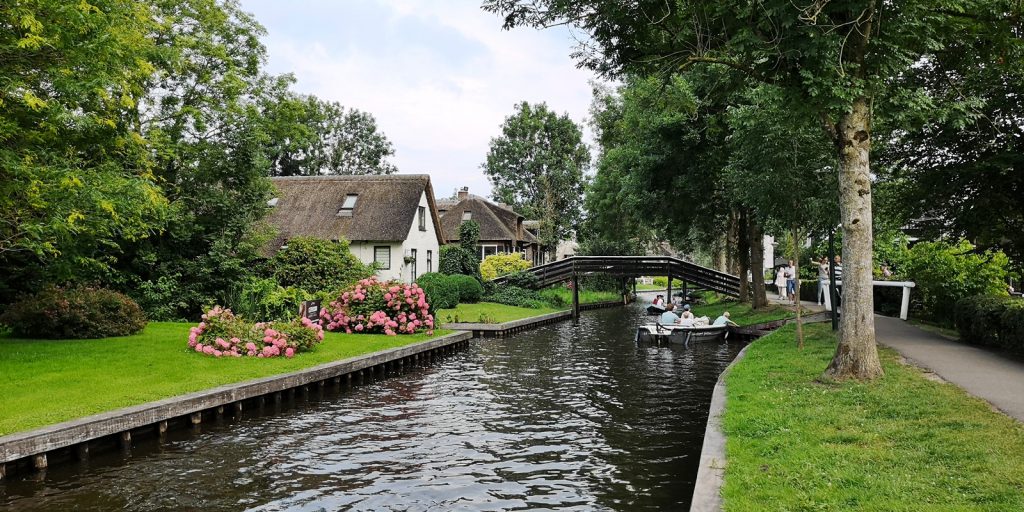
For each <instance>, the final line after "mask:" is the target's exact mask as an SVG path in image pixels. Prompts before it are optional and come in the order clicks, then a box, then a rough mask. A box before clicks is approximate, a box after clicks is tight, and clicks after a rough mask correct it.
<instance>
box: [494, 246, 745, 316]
mask: <svg viewBox="0 0 1024 512" xmlns="http://www.w3.org/2000/svg"><path fill="white" fill-rule="evenodd" d="M526 272H529V273H531V274H533V275H535V276H537V279H538V282H537V287H538V288H543V287H545V286H549V285H552V284H555V283H561V282H565V281H569V282H571V283H572V289H573V294H572V295H573V296H572V299H573V300H572V311H573V323H574V324H578V323H579V316H580V313H579V311H580V300H579V277H580V276H581V275H588V274H609V275H614V276H619V277H622V278H624V279H626V278H634V277H641V276H666V277H667V278H668V296H669V298H671V297H672V280H673V279H679V280H680V281H682V283H683V293H686V291H687V289H689V288H700V289H705V290H711V291H715V292H718V293H721V294H724V295H728V296H730V297H739V295H740V279H739V278H738V277H736V276H734V275H730V274H726V273H724V272H719V271H717V270H714V269H710V268H707V267H702V266H700V265H697V264H695V263H690V262H688V261H683V260H681V259H679V258H672V257H669V256H572V257H569V258H566V259H564V260H558V261H553V262H551V263H545V264H544V265H538V266H536V267H532V268H530V269H528V270H526ZM504 280H505V278H503V277H499V278H497V279H495V282H497V283H502V282H504ZM634 291H636V290H635V283H634Z"/></svg>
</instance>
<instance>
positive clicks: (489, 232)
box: [437, 187, 543, 264]
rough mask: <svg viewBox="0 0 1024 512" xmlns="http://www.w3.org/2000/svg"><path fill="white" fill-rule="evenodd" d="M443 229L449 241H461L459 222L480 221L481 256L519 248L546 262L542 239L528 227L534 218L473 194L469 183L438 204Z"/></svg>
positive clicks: (526, 255) (516, 250) (539, 260)
mask: <svg viewBox="0 0 1024 512" xmlns="http://www.w3.org/2000/svg"><path fill="white" fill-rule="evenodd" d="M437 209H438V212H439V213H440V215H441V231H442V234H443V236H444V239H445V241H446V242H447V243H457V242H458V241H459V226H461V225H462V223H463V222H465V221H467V220H474V221H476V222H477V224H479V225H480V246H479V250H480V258H481V259H482V258H484V257H486V256H489V255H491V254H502V253H512V252H519V253H523V256H524V257H525V258H526V259H527V260H529V261H531V262H533V263H534V264H539V263H543V254H542V251H541V250H540V243H539V241H538V240H537V237H536V236H535V235H534V233H531V232H530V230H529V229H528V228H527V225H528V224H529V223H530V221H527V220H525V219H524V217H523V216H522V215H519V214H518V213H516V212H515V211H514V210H512V208H510V207H509V206H507V205H504V204H501V203H496V202H493V201H489V200H487V199H485V198H483V197H480V196H477V195H474V194H470V193H469V188H468V187H463V188H462V190H460V191H459V192H458V195H457V197H456V199H441V200H439V201H438V205H437Z"/></svg>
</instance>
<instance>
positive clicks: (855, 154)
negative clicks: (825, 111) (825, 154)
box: [824, 97, 882, 379]
mask: <svg viewBox="0 0 1024 512" xmlns="http://www.w3.org/2000/svg"><path fill="white" fill-rule="evenodd" d="M870 128H871V108H870V105H869V100H868V98H866V97H860V98H857V99H856V100H855V101H854V103H853V107H852V108H851V109H850V112H849V113H847V114H845V115H844V116H843V117H842V118H841V119H840V120H839V123H838V125H837V126H836V138H837V145H838V150H839V159H840V169H839V172H840V174H839V211H840V219H841V221H842V223H843V276H842V277H843V296H842V303H841V304H842V315H841V316H840V317H839V346H837V347H836V354H835V356H834V357H833V358H832V362H831V363H830V364H829V365H828V368H827V369H826V370H825V375H824V376H825V377H826V378H832V379H846V378H855V379H873V378H875V377H879V376H881V375H882V365H881V363H880V362H879V360H878V349H877V348H876V346H875V315H874V299H873V297H872V284H871V280H872V276H871V266H872V263H871V255H872V234H871V223H872V221H871V173H870V171H871V164H870V159H869V157H870V153H871V136H870Z"/></svg>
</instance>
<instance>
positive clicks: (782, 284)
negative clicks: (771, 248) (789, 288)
mask: <svg viewBox="0 0 1024 512" xmlns="http://www.w3.org/2000/svg"><path fill="white" fill-rule="evenodd" d="M784 268H786V267H775V288H777V289H778V290H779V300H786V272H785V271H784V270H783V269H784Z"/></svg>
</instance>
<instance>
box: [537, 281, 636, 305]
mask: <svg viewBox="0 0 1024 512" xmlns="http://www.w3.org/2000/svg"><path fill="white" fill-rule="evenodd" d="M540 296H541V298H542V299H544V300H545V301H547V302H550V303H551V304H552V305H557V306H562V309H566V308H571V307H572V290H570V289H568V288H565V287H564V286H556V287H554V288H545V289H543V290H540ZM616 301H618V302H621V301H622V295H621V294H619V293H617V292H598V291H593V290H585V289H581V290H580V304H594V303H597V302H616Z"/></svg>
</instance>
